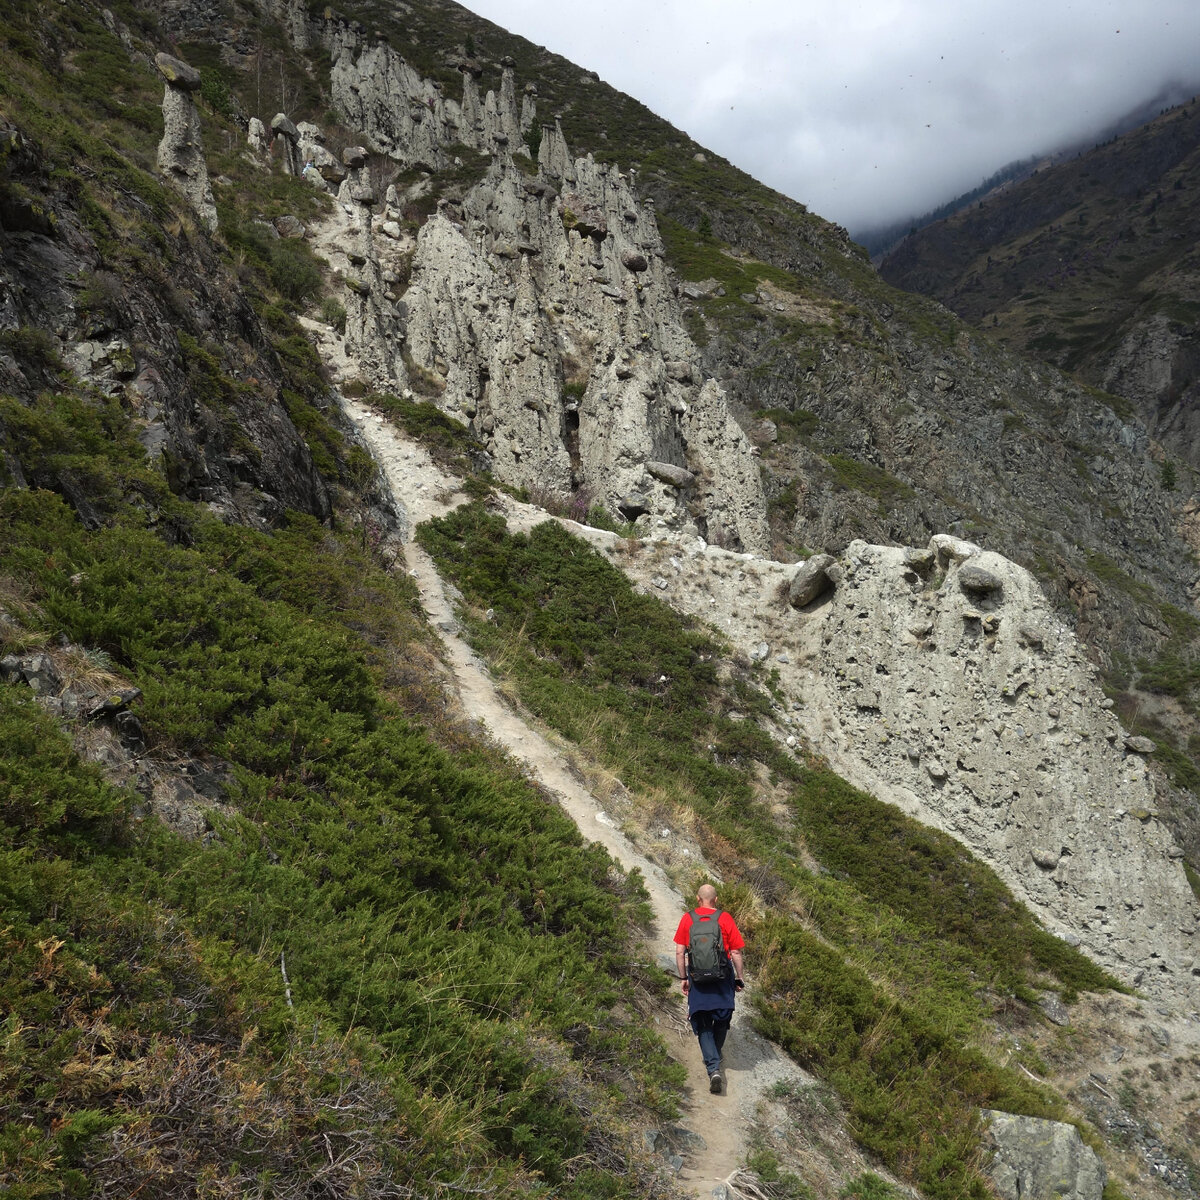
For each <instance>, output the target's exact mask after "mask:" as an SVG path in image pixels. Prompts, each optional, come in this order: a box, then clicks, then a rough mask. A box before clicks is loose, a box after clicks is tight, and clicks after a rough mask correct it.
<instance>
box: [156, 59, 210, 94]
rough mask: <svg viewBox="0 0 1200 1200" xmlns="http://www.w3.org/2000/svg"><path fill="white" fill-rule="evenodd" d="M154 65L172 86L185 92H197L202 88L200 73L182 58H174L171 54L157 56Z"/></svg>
mask: <svg viewBox="0 0 1200 1200" xmlns="http://www.w3.org/2000/svg"><path fill="white" fill-rule="evenodd" d="M154 65H155V66H156V67H157V68H158V73H159V74H160V75H161V76H162V77H163V78H164V79H165V80H166V81H167V83H168V84H170V86H171V87H177V88H179V89H181V90H182V91H185V92H195V91H198V90H199V88H200V72H199V71H197V70H196V68H195V67H193V66H189V65H188V64H187V63H185V62H184V61H183V60H182V59H180V58H172V57H171V55H169V54H161V53H160V54H156V55H155V56H154Z"/></svg>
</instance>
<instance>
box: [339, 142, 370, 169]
mask: <svg viewBox="0 0 1200 1200" xmlns="http://www.w3.org/2000/svg"><path fill="white" fill-rule="evenodd" d="M342 162H343V163H345V164H346V166H348V167H350V168H351V169H353V170H358V169H359V168H360V167H365V166H366V165H367V149H366V147H365V146H347V147H346V148H345V150H343V151H342Z"/></svg>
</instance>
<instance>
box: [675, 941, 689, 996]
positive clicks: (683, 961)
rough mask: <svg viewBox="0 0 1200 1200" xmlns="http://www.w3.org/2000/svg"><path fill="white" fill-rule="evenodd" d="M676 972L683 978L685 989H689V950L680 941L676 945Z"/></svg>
mask: <svg viewBox="0 0 1200 1200" xmlns="http://www.w3.org/2000/svg"><path fill="white" fill-rule="evenodd" d="M675 974H676V975H678V976H679V978H680V979H682V980H683V990H684V991H685V992H686V991H687V990H688V977H687V951H686V949H685V948H684V947H683V946H680V945H679V944H678V943H677V944H676V946H675Z"/></svg>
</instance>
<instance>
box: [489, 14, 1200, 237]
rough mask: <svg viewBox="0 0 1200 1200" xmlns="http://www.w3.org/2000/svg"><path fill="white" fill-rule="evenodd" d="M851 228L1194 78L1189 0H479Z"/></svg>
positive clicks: (965, 182)
mask: <svg viewBox="0 0 1200 1200" xmlns="http://www.w3.org/2000/svg"><path fill="white" fill-rule="evenodd" d="M472 7H474V8H475V10H476V11H478V12H479V13H480V14H481V15H483V16H486V17H488V18H489V19H490V20H493V21H495V22H496V23H497V24H499V25H502V26H504V27H505V28H507V29H509V30H511V31H512V32H514V33H519V34H521V35H522V36H524V37H526V38H529V39H530V40H531V41H534V42H538V43H541V44H544V45H546V46H547V47H548V48H549V49H551V50H553V51H555V52H556V53H559V54H563V55H565V56H566V57H568V58H570V59H572V60H573V61H575V62H577V63H579V64H580V66H582V67H585V68H587V69H590V70H596V71H598V72H599V73H600V75H601V77H602V78H603V79H604V80H605V81H606V82H608V83H611V84H612V85H614V86H615V87H618V88H620V89H621V90H622V91H624V92H628V93H629V94H631V95H633V96H636V97H637V98H638V99H639V100H641V101H643V102H644V103H645V104H647V105H648V106H649V107H650V108H651V109H653V110H654V111H655V112H657V113H658V114H659V115H660V116H663V117H665V118H666V119H667V120H669V121H671V123H672V124H674V125H676V126H678V127H679V128H681V129H684V130H686V131H687V133H688V134H689V135H690V136H691V137H693V138H695V140H696V141H698V142H700V143H701V144H702V145H704V146H707V147H709V148H710V149H712V150H714V151H716V152H717V153H719V154H721V155H723V156H724V157H726V158H728V159H729V160H730V161H731V162H733V163H735V164H736V165H738V166H739V167H741V168H743V169H744V170H746V171H748V172H749V173H750V174H752V175H754V176H755V177H756V178H758V179H761V180H762V181H763V182H764V183H767V184H770V185H771V186H772V187H775V188H778V189H779V190H780V191H782V192H784V193H786V194H787V195H789V196H792V197H794V198H795V199H797V200H800V201H802V202H803V203H805V204H807V205H808V206H809V208H811V209H813V210H814V211H815V212H818V213H820V214H821V215H822V216H824V217H828V218H829V219H831V220H835V221H839V222H841V223H842V224H844V225H847V226H848V227H849V228H851V229H852V230H865V229H868V228H871V227H875V226H879V225H882V224H885V223H888V222H891V221H896V220H903V219H907V218H909V217H912V216H917V215H919V214H921V213H923V212H925V211H927V210H929V209H930V208H932V207H934V206H936V205H937V204H940V203H942V202H943V201H945V200H947V199H949V198H950V197H952V196H954V195H957V194H958V193H960V192H963V191H965V190H967V189H969V188H972V187H974V186H975V185H976V184H978V183H979V182H980V180H982V179H983V178H984V177H985V176H987V175H990V174H991V173H992V172H993V171H995V170H997V169H998V168H1000V167H1002V166H1004V165H1006V164H1007V163H1009V162H1012V161H1013V160H1015V159H1022V158H1028V157H1030V156H1032V155H1035V154H1040V153H1045V152H1049V151H1053V150H1056V149H1059V148H1061V147H1063V146H1064V145H1068V144H1075V143H1077V142H1078V141H1080V140H1081V139H1085V138H1087V137H1088V136H1089V135H1090V134H1094V133H1096V132H1098V131H1099V130H1101V129H1103V128H1105V127H1106V126H1107V125H1108V124H1109V123H1111V122H1112V121H1115V120H1117V119H1119V118H1120V117H1122V116H1123V115H1124V114H1126V113H1128V112H1129V111H1131V110H1132V109H1134V108H1135V107H1137V106H1138V105H1141V104H1143V103H1145V102H1146V101H1147V100H1149V99H1151V98H1152V97H1154V96H1155V95H1157V94H1158V93H1159V92H1160V91H1161V90H1162V89H1163V88H1164V87H1165V86H1167V85H1170V84H1174V85H1177V86H1178V87H1180V88H1187V89H1189V90H1198V89H1200V64H1198V62H1197V56H1196V49H1197V47H1198V46H1200V5H1198V4H1196V3H1195V0H1155V2H1154V3H1153V4H1147V3H1145V0H1108V2H1107V3H1104V2H1100V3H1096V2H1092V0H1077V2H1075V3H1062V2H1061V0H1042V2H1041V3H1035V2H1034V0H1015V2H1014V0H1009V2H1007V3H1004V4H1001V3H999V2H998V0H986V2H985V0H973V2H972V0H967V2H965V3H962V4H960V5H957V6H950V5H944V4H942V3H940V0H939V2H937V3H935V2H934V0H861V2H860V3H858V4H856V5H831V4H827V3H823V4H820V5H818V4H814V3H809V2H808V0H804V2H802V3H796V2H795V0H757V2H755V0H749V2H747V3H743V4H742V5H740V6H738V7H737V9H736V10H735V9H734V6H733V5H730V4H728V3H727V2H726V0H699V2H692V3H687V4H684V3H679V2H675V0H671V2H668V3H658V4H653V3H651V4H648V3H645V0H642V2H641V3H637V2H635V0H598V2H597V3H594V4H592V5H589V6H587V8H586V9H579V8H578V7H577V6H574V5H564V4H562V3H561V0H555V2H554V3H551V2H550V0H477V2H476V3H474V4H473V5H472Z"/></svg>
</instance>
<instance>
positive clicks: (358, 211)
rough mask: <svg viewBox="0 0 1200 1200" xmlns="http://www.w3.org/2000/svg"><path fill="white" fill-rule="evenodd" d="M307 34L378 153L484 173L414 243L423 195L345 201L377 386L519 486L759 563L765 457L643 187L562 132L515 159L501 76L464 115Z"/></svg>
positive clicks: (382, 52)
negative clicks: (465, 439) (410, 230)
mask: <svg viewBox="0 0 1200 1200" xmlns="http://www.w3.org/2000/svg"><path fill="white" fill-rule="evenodd" d="M315 32H316V33H318V34H320V35H321V36H323V37H325V39H326V40H327V41H328V42H329V44H330V46H331V48H332V53H333V74H332V80H333V95H334V98H335V100H336V101H337V102H338V103H339V104H340V105H341V106H342V109H343V115H344V117H345V119H346V120H347V122H349V123H351V124H355V125H356V126H357V127H361V129H362V131H363V132H364V133H365V134H367V136H368V138H369V139H370V140H371V141H372V142H373V144H374V145H375V146H376V147H377V148H378V149H380V150H383V151H385V152H387V153H388V154H389V156H391V157H394V158H395V159H397V160H398V161H400V162H402V163H406V164H410V165H417V166H420V167H426V168H433V167H435V166H436V165H437V164H447V163H448V156H449V155H450V154H451V151H452V150H453V149H457V151H459V153H460V155H461V154H467V153H468V150H469V149H473V150H475V152H476V153H477V154H481V155H483V156H484V157H485V158H486V159H487V161H488V164H489V165H488V166H487V168H486V172H485V174H484V177H483V178H482V179H481V180H480V181H479V182H478V183H476V184H474V185H473V186H470V187H467V188H466V189H465V190H462V191H461V192H459V193H453V194H450V195H444V196H442V197H441V200H440V201H439V204H438V208H437V212H436V213H435V215H434V217H433V219H431V220H429V221H428V222H426V223H425V224H424V225H422V226H421V227H420V229H419V231H418V232H417V234H416V237H415V239H406V238H405V237H404V236H403V231H402V230H401V226H400V223H399V221H400V218H401V217H402V216H403V210H404V208H405V206H406V203H409V202H411V201H413V200H418V199H420V198H421V194H422V192H424V193H425V194H428V193H429V190H430V185H429V183H424V184H421V183H418V184H417V185H415V187H413V188H410V189H409V192H408V193H407V194H404V195H401V194H398V193H397V191H396V190H395V189H392V191H391V193H390V195H391V199H392V201H393V205H392V206H391V207H389V206H387V205H386V203H385V204H384V205H382V206H379V207H380V208H381V211H380V212H378V213H377V214H376V215H375V217H374V218H372V217H371V216H370V215H369V211H370V210H371V207H372V205H373V204H375V202H376V201H377V200H378V199H381V197H377V196H376V195H375V194H374V192H373V191H372V189H371V188H370V186H369V182H368V181H367V180H366V179H365V178H361V177H358V176H354V175H352V177H351V178H349V179H347V180H346V182H345V183H343V184H342V185H341V188H340V190H339V200H341V201H342V202H343V204H344V206H345V209H348V210H349V212H348V213H347V216H349V217H351V218H352V220H353V221H354V222H355V230H356V232H354V233H353V234H347V236H348V237H350V239H351V240H352V241H353V243H354V245H353V247H352V248H348V249H346V253H347V263H348V265H349V266H350V268H351V269H352V271H353V272H354V273H353V274H352V276H351V281H350V289H349V290H350V295H349V296H348V299H347V309H348V313H349V320H348V330H349V334H350V344H351V346H352V348H353V350H354V352H355V354H356V356H357V357H358V359H359V360H360V361H361V362H364V363H370V364H373V376H374V377H373V379H372V383H373V384H375V385H376V386H381V387H388V386H392V387H405V386H409V387H411V388H413V389H415V390H416V391H418V392H424V393H425V394H427V395H429V396H430V398H432V399H433V400H434V402H435V403H437V405H438V406H439V407H440V408H442V409H443V410H444V411H445V412H447V413H449V414H450V415H452V416H455V417H458V418H459V419H461V420H462V421H463V422H464V423H466V424H467V425H468V426H469V427H470V428H471V429H472V430H473V431H475V432H476V433H477V434H478V436H479V438H480V440H481V441H482V442H483V443H484V445H485V446H486V448H487V451H488V453H489V454H490V455H491V458H492V462H493V464H494V469H495V471H496V473H497V475H498V476H499V477H500V478H501V479H503V480H505V481H506V482H508V483H511V484H513V485H515V486H523V487H527V488H531V489H534V490H536V491H540V492H542V493H545V494H548V495H553V496H557V497H569V496H572V495H575V496H578V495H581V494H582V495H584V496H586V497H588V498H589V502H590V503H595V504H601V505H603V506H605V507H606V508H607V509H608V510H609V511H610V512H614V513H616V512H620V513H621V514H623V515H624V517H626V518H627V519H629V520H634V521H636V520H638V519H639V518H642V519H643V523H644V525H645V526H646V527H649V528H653V527H658V526H666V527H671V528H691V529H696V530H698V531H700V532H702V533H703V534H704V535H705V536H707V537H710V538H713V539H717V540H721V541H723V542H728V543H729V544H731V545H737V546H745V547H747V548H749V549H754V550H760V551H761V550H764V549H765V548H766V546H767V523H766V519H765V507H766V506H765V498H764V495H763V491H762V484H761V479H760V474H759V470H758V466H757V463H756V462H755V461H754V454H755V451H754V450H753V448H752V446H751V444H750V442H749V440H748V439H747V437H746V436H745V434H744V432H743V430H742V429H741V427H740V426H739V425H738V423H737V422H736V420H735V419H734V418H733V416H732V414H731V412H730V409H729V406H728V405H727V403H726V401H725V396H724V392H723V389H722V388H721V387H720V385H719V384H718V383H717V382H716V381H715V380H714V379H712V378H711V376H707V375H706V373H705V372H704V370H703V369H702V365H701V361H700V354H699V351H698V350H697V348H696V346H695V345H694V343H693V342H692V340H691V338H690V337H689V335H688V334H687V332H686V330H685V329H684V325H683V320H682V313H681V309H680V306H679V302H678V299H677V297H676V294H675V281H674V279H673V277H672V276H671V274H670V272H669V270H668V268H667V266H666V264H665V261H664V258H663V245H662V240H661V238H660V236H659V233H658V228H657V225H656V222H655V218H654V212H653V207H652V205H649V204H644V203H643V202H642V201H641V200H640V199H639V197H638V195H637V193H636V190H635V186H634V183H633V181H632V180H631V179H630V178H629V177H628V176H627V175H624V174H622V173H621V172H620V171H618V170H617V168H616V167H615V166H608V165H601V164H597V163H596V162H595V161H594V160H593V159H592V158H591V157H590V156H589V157H586V158H573V157H572V156H571V154H570V151H569V149H568V147H567V144H566V140H565V138H564V136H563V133H562V129H561V126H560V125H559V124H557V123H556V124H553V125H551V124H546V125H544V126H542V127H541V136H540V142H539V152H538V161H537V164H536V167H535V165H534V164H533V163H532V161H531V160H530V159H529V158H528V157H526V156H525V155H523V154H522V155H518V156H517V157H514V154H513V150H514V149H515V148H517V147H519V148H520V149H521V150H524V148H525V147H524V144H523V143H522V142H521V141H520V135H521V132H522V127H523V126H527V125H528V124H529V123H530V122H531V121H532V120H533V119H534V107H533V104H532V103H531V102H526V103H523V104H522V105H521V106H520V107H518V103H517V99H516V96H517V90H516V83H515V79H514V72H513V68H512V65H511V63H509V62H506V63H505V64H504V65H503V70H502V83H501V88H500V91H499V93H498V94H497V93H495V92H488V93H487V95H486V96H485V97H484V99H483V100H482V102H481V101H480V100H479V98H478V93H477V89H476V87H475V83H474V79H473V76H472V74H471V73H470V71H464V73H463V89H464V90H463V98H462V101H461V103H455V102H453V101H450V100H447V99H445V98H444V97H443V96H442V95H441V93H440V91H439V90H438V88H436V87H435V86H434V85H433V83H432V82H431V81H429V80H426V79H421V78H420V77H418V76H417V75H415V73H414V72H413V71H412V69H411V67H409V65H408V64H407V63H406V62H405V61H404V59H403V58H402V57H401V56H400V55H399V54H398V53H397V52H396V51H395V50H393V49H392V48H391V47H390V46H389V45H388V44H387V43H386V42H382V41H376V42H374V43H372V44H366V43H365V42H364V40H363V36H362V34H361V33H360V32H356V31H355V30H354V29H353V28H352V27H350V26H347V25H345V24H339V23H332V22H329V21H325V22H324V23H322V24H321V26H320V27H319V29H318V30H316V31H315ZM414 98H415V99H414ZM410 101H411V103H410ZM458 161H459V163H460V164H461V162H462V159H461V157H459V159H458ZM518 161H520V162H521V163H523V164H524V165H523V166H518V165H517V163H518ZM344 249H345V248H344ZM334 253H335V254H336V253H337V250H336V249H334ZM355 268H357V269H355ZM401 279H405V281H406V282H407V287H406V288H405V289H404V290H403V292H402V299H401V298H400V295H401V292H400V287H399V286H398V285H399V281H400V280H401ZM389 297H391V298H390V299H389ZM585 507H586V505H585Z"/></svg>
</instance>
